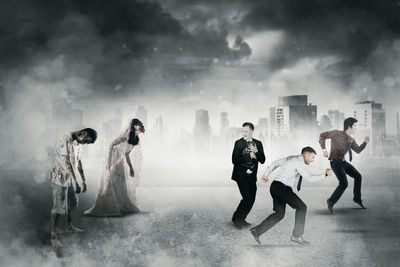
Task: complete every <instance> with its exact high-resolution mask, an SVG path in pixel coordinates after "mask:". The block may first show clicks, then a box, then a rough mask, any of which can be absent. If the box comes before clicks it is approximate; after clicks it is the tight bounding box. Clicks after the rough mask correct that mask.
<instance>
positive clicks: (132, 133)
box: [128, 119, 145, 145]
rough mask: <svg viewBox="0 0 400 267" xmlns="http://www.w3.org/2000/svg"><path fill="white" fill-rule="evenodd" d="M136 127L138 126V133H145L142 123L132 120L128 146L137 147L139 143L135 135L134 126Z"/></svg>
mask: <svg viewBox="0 0 400 267" xmlns="http://www.w3.org/2000/svg"><path fill="white" fill-rule="evenodd" d="M136 125H139V126H140V131H141V132H142V133H144V131H145V130H144V125H143V123H142V122H141V121H140V120H138V119H133V120H132V121H131V129H130V132H129V139H128V144H131V145H137V144H138V143H139V136H137V135H135V126H136Z"/></svg>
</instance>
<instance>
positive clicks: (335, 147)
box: [319, 130, 367, 159]
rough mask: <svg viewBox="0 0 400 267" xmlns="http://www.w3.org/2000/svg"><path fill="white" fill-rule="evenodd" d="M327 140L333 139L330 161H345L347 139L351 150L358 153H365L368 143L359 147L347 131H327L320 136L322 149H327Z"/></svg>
mask: <svg viewBox="0 0 400 267" xmlns="http://www.w3.org/2000/svg"><path fill="white" fill-rule="evenodd" d="M326 139H331V152H330V154H329V159H344V156H345V155H346V153H347V148H346V139H347V140H349V143H350V147H351V149H352V150H353V151H354V152H356V153H360V152H361V151H363V149H364V148H365V146H366V145H367V143H365V142H363V143H362V144H361V146H359V145H358V144H357V143H356V141H355V140H354V138H353V137H351V136H349V135H347V134H346V132H345V131H339V130H333V131H327V132H323V133H321V134H320V135H319V144H320V145H321V148H322V149H325V140H326Z"/></svg>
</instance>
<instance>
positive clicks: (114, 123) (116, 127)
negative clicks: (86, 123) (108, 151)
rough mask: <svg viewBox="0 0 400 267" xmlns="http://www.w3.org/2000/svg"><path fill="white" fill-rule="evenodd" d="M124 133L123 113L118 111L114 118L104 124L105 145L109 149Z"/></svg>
mask: <svg viewBox="0 0 400 267" xmlns="http://www.w3.org/2000/svg"><path fill="white" fill-rule="evenodd" d="M121 132H122V111H121V109H119V108H118V109H116V110H115V113H114V118H111V119H109V120H108V121H106V122H103V141H104V145H105V146H106V147H107V146H108V145H110V144H111V142H112V141H113V140H114V139H115V138H117V137H118V136H119V135H120V134H121Z"/></svg>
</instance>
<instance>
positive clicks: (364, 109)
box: [353, 101, 386, 155]
mask: <svg viewBox="0 0 400 267" xmlns="http://www.w3.org/2000/svg"><path fill="white" fill-rule="evenodd" d="M353 117H354V118H356V119H357V120H358V122H357V125H358V129H359V133H358V136H359V137H360V138H361V137H363V136H369V137H370V140H371V141H370V144H368V146H369V154H370V155H381V154H382V140H383V139H384V137H385V125H386V122H385V109H383V108H382V104H380V103H376V102H375V101H360V102H356V103H355V104H354V107H353Z"/></svg>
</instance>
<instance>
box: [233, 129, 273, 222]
mask: <svg viewBox="0 0 400 267" xmlns="http://www.w3.org/2000/svg"><path fill="white" fill-rule="evenodd" d="M242 127H243V128H242V134H243V138H240V139H239V140H237V141H236V142H235V147H234V149H233V153H232V163H233V173H232V180H234V181H236V183H237V184H238V187H239V191H240V194H241V195H242V198H243V199H242V200H241V201H240V203H239V206H238V207H237V209H236V211H235V213H234V214H233V217H232V222H233V224H234V225H235V226H236V227H237V228H239V229H241V228H242V227H246V226H250V223H248V222H246V217H247V214H249V212H250V210H251V208H252V207H253V204H254V201H255V200H256V192H257V184H256V182H257V169H258V162H260V163H261V164H263V163H264V162H265V155H264V150H263V146H262V143H261V142H260V141H259V140H256V139H254V138H253V131H254V125H253V124H252V123H251V122H245V123H243V125H242Z"/></svg>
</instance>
